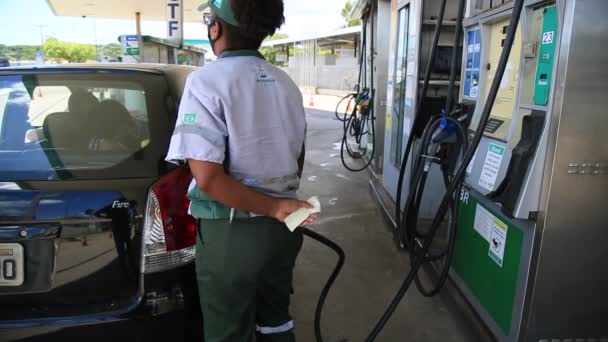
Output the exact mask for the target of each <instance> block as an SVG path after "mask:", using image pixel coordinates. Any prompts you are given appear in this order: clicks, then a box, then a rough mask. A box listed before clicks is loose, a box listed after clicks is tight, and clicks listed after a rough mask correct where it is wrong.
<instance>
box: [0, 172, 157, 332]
mask: <svg viewBox="0 0 608 342" xmlns="http://www.w3.org/2000/svg"><path fill="white" fill-rule="evenodd" d="M154 180H155V179H153V178H146V179H130V180H106V181H100V180H96V181H52V182H19V183H0V251H2V250H5V251H7V250H9V249H10V248H4V249H3V246H5V247H6V246H9V247H10V246H12V245H11V244H18V245H20V246H22V249H23V256H22V260H19V261H18V262H17V263H18V264H19V263H21V262H22V263H23V267H22V272H23V282H22V284H12V285H10V284H9V285H7V284H4V285H2V283H0V306H1V307H2V309H3V310H0V320H5V321H6V320H23V319H34V318H49V317H54V318H56V317H70V316H83V315H96V314H102V313H117V312H120V311H124V310H129V309H130V308H132V307H134V306H135V305H137V304H138V302H139V299H140V297H141V295H142V285H143V284H142V278H141V273H140V264H141V244H142V235H141V228H142V214H143V211H144V210H145V201H146V196H147V192H148V188H149V186H150V185H151V184H152V182H153V181H154ZM5 254H6V253H5ZM9 266H11V267H12V266H13V265H9ZM5 272H6V271H5ZM8 272H9V273H10V275H11V276H12V275H13V274H14V273H15V272H21V271H20V270H18V269H17V268H15V269H14V270H10V271H8Z"/></svg>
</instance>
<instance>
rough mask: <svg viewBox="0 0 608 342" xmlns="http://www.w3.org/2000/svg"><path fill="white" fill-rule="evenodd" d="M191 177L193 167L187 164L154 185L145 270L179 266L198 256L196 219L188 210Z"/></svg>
mask: <svg viewBox="0 0 608 342" xmlns="http://www.w3.org/2000/svg"><path fill="white" fill-rule="evenodd" d="M191 180H192V175H191V173H190V170H189V169H188V167H186V166H183V167H180V168H178V169H176V170H174V171H172V172H170V173H169V174H167V175H165V176H163V177H162V178H161V179H160V180H158V181H157V182H156V183H154V185H152V187H151V189H150V191H149V193H148V201H147V205H146V213H145V217H144V233H143V235H144V241H143V260H142V263H143V265H142V269H143V272H144V273H153V272H159V271H163V270H167V269H170V268H175V267H178V266H182V265H184V264H186V263H189V262H191V261H192V260H194V254H195V244H196V220H195V219H194V218H193V217H192V216H190V215H189V214H188V205H189V203H188V199H187V198H186V193H187V191H188V185H189V184H190V182H191Z"/></svg>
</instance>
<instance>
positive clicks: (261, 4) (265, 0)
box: [223, 0, 285, 49]
mask: <svg viewBox="0 0 608 342" xmlns="http://www.w3.org/2000/svg"><path fill="white" fill-rule="evenodd" d="M231 5H232V11H233V12H234V17H235V19H236V20H237V21H238V22H239V25H240V26H239V27H235V26H232V25H229V24H227V23H225V22H224V23H223V24H224V25H223V27H224V28H225V29H226V31H227V32H228V40H229V42H230V45H232V47H233V48H246V49H258V48H259V47H260V45H261V44H262V41H263V40H264V39H265V38H266V37H268V36H271V35H273V34H274V33H275V32H276V30H278V29H279V28H280V27H281V26H282V25H283V24H284V23H285V15H284V14H283V11H284V5H283V0H231Z"/></svg>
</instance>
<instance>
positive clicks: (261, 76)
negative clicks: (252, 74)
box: [257, 67, 274, 82]
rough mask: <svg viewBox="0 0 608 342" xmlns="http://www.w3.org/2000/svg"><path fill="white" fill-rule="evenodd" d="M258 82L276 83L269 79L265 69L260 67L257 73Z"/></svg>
mask: <svg viewBox="0 0 608 342" xmlns="http://www.w3.org/2000/svg"><path fill="white" fill-rule="evenodd" d="M257 82H274V80H273V79H272V78H269V77H268V74H267V73H266V70H265V69H264V68H262V67H260V68H258V71H257Z"/></svg>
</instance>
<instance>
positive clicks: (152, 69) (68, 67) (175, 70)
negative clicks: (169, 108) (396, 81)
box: [0, 63, 198, 99]
mask: <svg viewBox="0 0 608 342" xmlns="http://www.w3.org/2000/svg"><path fill="white" fill-rule="evenodd" d="M197 69H198V68H197V67H194V66H190V65H177V64H154V63H137V64H135V63H133V64H130V63H71V64H41V65H23V66H10V67H5V68H2V69H0V75H3V74H4V75H7V74H15V73H47V72H48V73H56V72H74V71H89V72H103V71H110V70H112V71H130V72H142V73H149V74H156V75H164V76H165V78H166V79H167V82H168V83H169V88H170V89H171V93H172V95H173V96H174V97H175V98H176V99H180V98H181V95H182V93H183V90H184V86H185V83H186V78H187V77H188V75H189V74H190V73H192V72H194V71H195V70H197Z"/></svg>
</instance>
